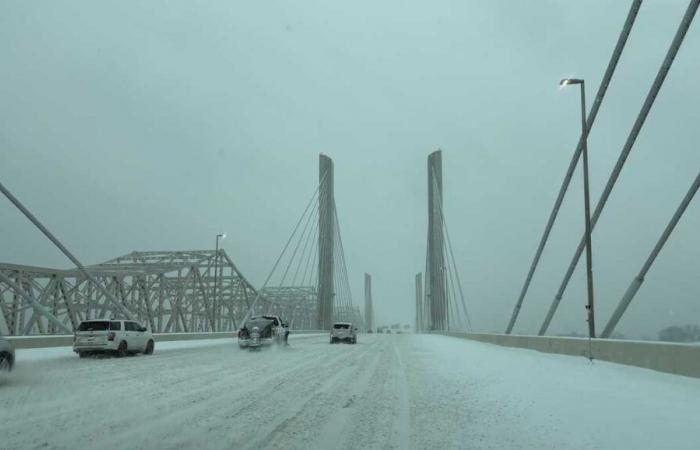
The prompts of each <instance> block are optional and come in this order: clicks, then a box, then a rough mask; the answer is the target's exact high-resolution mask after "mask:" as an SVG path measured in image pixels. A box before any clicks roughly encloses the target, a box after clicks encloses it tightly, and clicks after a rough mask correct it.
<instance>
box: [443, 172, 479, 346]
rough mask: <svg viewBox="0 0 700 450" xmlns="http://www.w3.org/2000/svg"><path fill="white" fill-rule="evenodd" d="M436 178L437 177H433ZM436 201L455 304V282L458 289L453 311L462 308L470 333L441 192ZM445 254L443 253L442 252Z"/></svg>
mask: <svg viewBox="0 0 700 450" xmlns="http://www.w3.org/2000/svg"><path fill="white" fill-rule="evenodd" d="M435 178H437V177H435ZM436 193H437V194H436V201H437V203H438V210H439V212H440V222H442V227H443V231H444V236H445V237H446V238H447V239H446V241H445V242H446V243H447V252H446V253H447V255H446V257H445V260H446V263H447V264H446V265H447V269H448V270H447V276H448V281H449V283H450V285H451V292H452V297H453V299H454V302H455V303H456V302H457V299H458V297H457V293H456V291H455V289H454V283H455V280H456V283H457V287H458V288H459V305H457V304H455V305H454V307H455V309H454V311H457V310H458V309H457V307H458V306H461V308H462V314H463V316H462V315H460V316H459V317H460V320H461V322H462V325H463V327H464V329H465V330H467V331H470V332H471V330H472V325H471V319H470V318H469V312H468V310H467V304H466V301H465V299H464V290H463V289H462V280H461V279H460V277H459V271H458V270H457V262H456V261H455V256H454V251H453V250H452V240H451V239H450V231H449V230H448V229H447V220H446V219H445V209H444V208H443V203H442V190H437V189H436ZM443 253H445V252H443Z"/></svg>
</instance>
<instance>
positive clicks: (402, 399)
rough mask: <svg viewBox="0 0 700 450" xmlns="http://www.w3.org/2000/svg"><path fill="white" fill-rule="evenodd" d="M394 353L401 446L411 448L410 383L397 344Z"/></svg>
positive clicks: (394, 344)
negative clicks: (407, 380)
mask: <svg viewBox="0 0 700 450" xmlns="http://www.w3.org/2000/svg"><path fill="white" fill-rule="evenodd" d="M392 345H393V347H394V353H395V354H396V361H397V363H398V364H397V373H396V381H397V383H398V395H399V424H398V425H399V446H400V448H401V449H404V450H406V449H408V448H409V435H410V432H411V428H410V427H411V415H410V406H409V401H408V396H409V394H408V383H407V382H406V369H405V366H404V364H403V360H402V359H401V353H400V352H399V348H398V347H397V346H396V343H393V344H392Z"/></svg>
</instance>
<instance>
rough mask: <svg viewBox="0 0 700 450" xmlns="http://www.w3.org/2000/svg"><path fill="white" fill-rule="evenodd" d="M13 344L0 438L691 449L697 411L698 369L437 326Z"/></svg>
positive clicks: (60, 443)
mask: <svg viewBox="0 0 700 450" xmlns="http://www.w3.org/2000/svg"><path fill="white" fill-rule="evenodd" d="M168 344H170V345H168ZM24 352H25V353H24V356H23V353H22V352H20V353H19V354H18V359H19V361H18V368H17V371H16V372H13V373H12V374H11V375H9V376H6V375H3V376H2V378H0V402H1V407H0V424H2V431H1V434H2V435H0V448H2V449H5V448H7V449H15V448H18V449H19V448H21V449H24V448H61V449H63V448H65V449H73V448H83V449H85V448H87V449H89V448H100V449H111V448H143V449H154V448H199V449H205V448H251V449H257V448H285V449H297V448H298V449H305V448H318V449H329V448H347V449H365V448H382V449H384V448H494V449H496V448H498V449H508V448H662V447H667V445H670V446H671V447H673V448H696V447H695V443H696V438H695V433H696V430H697V424H698V423H699V422H698V419H699V418H700V416H699V415H698V414H699V413H698V412H697V408H696V401H697V399H698V398H700V380H695V379H689V378H683V377H677V376H673V375H667V374H660V373H656V372H651V371H648V370H644V369H637V368H629V367H624V366H618V365H615V364H609V363H603V362H600V363H595V364H593V365H591V364H590V363H588V361H587V360H585V359H581V358H573V357H568V356H558V355H545V354H542V353H537V352H531V351H523V350H515V349H507V348H501V347H496V346H491V345H488V344H482V343H477V342H468V341H463V340H460V339H455V338H448V337H442V336H424V335H406V334H403V335H390V336H388V335H361V336H359V339H358V344H357V345H354V346H353V345H330V344H328V341H327V337H325V336H316V337H309V336H296V337H294V338H293V339H292V340H291V346H290V347H289V348H285V349H273V350H268V351H263V352H248V351H240V350H239V349H238V348H237V347H235V346H234V343H233V342H232V341H230V340H219V341H207V342H204V343H164V344H162V345H160V346H159V347H157V349H156V354H155V355H153V356H150V357H146V356H136V357H129V358H124V359H116V358H104V359H84V360H81V359H79V358H77V356H72V355H67V354H65V350H62V351H54V353H52V352H50V351H47V352H46V354H44V355H39V357H37V356H36V355H37V354H36V352H35V353H31V352H32V350H28V351H24ZM61 352H63V356H62V355H61ZM52 354H53V355H54V356H47V355H52ZM23 357H24V359H25V360H24V361H23V360H22V359H23ZM28 359H29V360H28ZM589 415H593V416H594V417H593V418H588V416H589ZM612 425H614V426H612ZM640 443H641V445H640ZM664 444H667V445H664Z"/></svg>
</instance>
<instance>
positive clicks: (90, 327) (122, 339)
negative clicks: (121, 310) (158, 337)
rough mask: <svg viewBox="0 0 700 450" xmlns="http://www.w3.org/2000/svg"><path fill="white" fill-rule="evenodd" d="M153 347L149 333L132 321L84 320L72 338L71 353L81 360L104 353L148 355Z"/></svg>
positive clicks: (151, 336)
mask: <svg viewBox="0 0 700 450" xmlns="http://www.w3.org/2000/svg"><path fill="white" fill-rule="evenodd" d="M154 345H155V344H154V341H153V335H152V334H151V332H150V331H148V330H147V329H146V327H142V326H141V325H140V324H138V323H137V322H134V321H133V320H85V321H83V322H81V323H80V326H79V327H78V329H77V330H76V331H75V336H74V337H73V351H74V352H75V353H77V354H78V355H79V356H80V357H81V358H84V357H85V356H88V355H90V354H92V353H105V352H108V353H116V354H117V356H124V355H126V354H127V353H139V352H141V353H144V354H146V355H150V354H152V353H153V348H154Z"/></svg>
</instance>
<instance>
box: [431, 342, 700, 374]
mask: <svg viewBox="0 0 700 450" xmlns="http://www.w3.org/2000/svg"><path fill="white" fill-rule="evenodd" d="M436 334H443V335H445V336H453V337H458V338H463V339H471V340H474V341H480V342H487V343H490V344H496V345H502V346H506V347H517V348H524V349H530V350H537V351H540V352H545V353H557V354H562V355H574V356H584V357H588V356H589V351H590V352H591V355H592V356H593V358H594V359H596V360H603V361H610V362H614V363H618V364H625V365H628V366H637V367H644V368H647V369H652V370H657V371H659V372H667V373H673V374H677V375H685V376H689V377H696V378H700V345H698V344H677V343H669V342H657V341H632V340H622V339H592V340H591V341H590V343H589V340H588V339H587V338H574V337H551V336H524V335H515V334H490V333H455V332H437V333H436ZM589 344H590V347H589Z"/></svg>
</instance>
